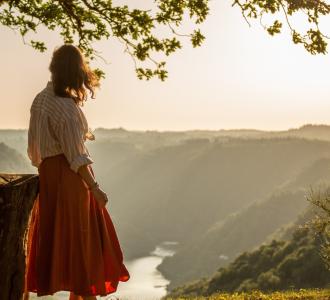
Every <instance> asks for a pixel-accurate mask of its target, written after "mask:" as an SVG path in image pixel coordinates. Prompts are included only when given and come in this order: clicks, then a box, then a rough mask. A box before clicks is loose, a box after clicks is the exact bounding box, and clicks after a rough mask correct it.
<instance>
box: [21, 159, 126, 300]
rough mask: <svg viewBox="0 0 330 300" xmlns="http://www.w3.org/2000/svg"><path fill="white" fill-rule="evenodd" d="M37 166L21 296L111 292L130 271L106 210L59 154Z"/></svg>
mask: <svg viewBox="0 0 330 300" xmlns="http://www.w3.org/2000/svg"><path fill="white" fill-rule="evenodd" d="M88 167H89V168H90V170H91V173H92V174H93V176H94V172H93V170H92V167H91V165H89V166H88ZM38 170H39V181H40V188H39V194H38V196H37V198H36V200H35V203H34V206H33V209H32V213H31V217H30V221H29V229H28V232H27V243H26V273H25V295H28V292H35V293H37V295H38V296H43V295H52V294H53V293H55V292H57V291H71V292H73V293H74V294H76V295H80V296H97V295H99V296H105V295H108V294H110V293H114V292H115V291H116V290H117V286H118V283H119V281H127V280H128V279H129V278H130V274H129V272H128V270H127V269H126V267H125V265H124V263H123V254H122V250H121V248H120V244H119V241H118V237H117V234H116V231H115V227H114V225H113V223H112V220H111V218H110V215H109V213H108V211H107V209H106V208H105V207H104V208H101V207H100V206H99V205H98V203H97V202H96V200H95V198H94V197H93V194H92V193H91V192H90V191H89V190H88V187H87V185H86V183H85V182H84V181H83V179H82V178H81V176H80V175H79V174H77V173H75V172H74V171H73V170H71V169H70V166H69V163H68V161H67V159H66V158H65V156H64V154H59V155H56V156H52V157H47V158H45V159H44V160H43V161H42V162H41V164H40V166H39V169H38Z"/></svg>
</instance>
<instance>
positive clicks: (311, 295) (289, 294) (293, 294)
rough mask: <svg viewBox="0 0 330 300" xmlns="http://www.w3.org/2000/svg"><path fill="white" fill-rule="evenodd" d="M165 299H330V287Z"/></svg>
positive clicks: (168, 299) (170, 299)
mask: <svg viewBox="0 0 330 300" xmlns="http://www.w3.org/2000/svg"><path fill="white" fill-rule="evenodd" d="M165 299H166V300H330V289H300V290H298V291H285V292H273V293H263V292H260V291H252V292H246V293H233V294H229V293H219V294H213V295H211V296H206V297H194V296H193V297H178V298H165Z"/></svg>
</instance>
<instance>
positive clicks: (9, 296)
mask: <svg viewBox="0 0 330 300" xmlns="http://www.w3.org/2000/svg"><path fill="white" fill-rule="evenodd" d="M38 191H39V176H38V175H36V174H0V295H1V297H0V298H1V300H2V299H4V300H20V299H22V294H23V290H24V275H25V258H26V257H25V244H24V242H25V235H26V232H27V225H28V221H29V216H30V212H31V209H32V207H33V203H34V200H35V199H36V197H37V194H38Z"/></svg>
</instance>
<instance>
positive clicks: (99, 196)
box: [78, 165, 108, 207]
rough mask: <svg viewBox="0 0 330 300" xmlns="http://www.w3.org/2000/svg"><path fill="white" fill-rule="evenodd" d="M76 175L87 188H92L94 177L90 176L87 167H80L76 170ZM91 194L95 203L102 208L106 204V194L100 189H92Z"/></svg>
mask: <svg viewBox="0 0 330 300" xmlns="http://www.w3.org/2000/svg"><path fill="white" fill-rule="evenodd" d="M78 174H79V175H80V176H81V177H82V179H83V180H84V181H85V182H86V184H87V185H88V187H93V186H94V185H95V183H96V181H95V179H94V176H93V175H92V173H91V171H90V169H89V168H88V165H82V166H80V167H79V169H78ZM91 192H92V193H93V195H94V198H95V199H96V200H97V202H98V203H99V204H100V205H101V207H104V206H105V205H106V204H107V202H108V197H107V194H106V193H105V192H104V191H102V190H101V189H100V187H94V188H92V189H91Z"/></svg>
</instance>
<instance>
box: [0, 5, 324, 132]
mask: <svg viewBox="0 0 330 300" xmlns="http://www.w3.org/2000/svg"><path fill="white" fill-rule="evenodd" d="M231 2H232V1H231V0H226V1H224V0H221V1H220V0H211V2H210V4H211V11H210V15H209V17H208V19H207V21H206V22H205V24H203V26H202V32H203V33H204V34H205V35H206V41H205V43H204V44H203V46H202V47H200V48H196V49H193V48H192V46H190V44H189V42H188V41H187V42H186V43H184V47H183V49H181V50H179V51H178V52H177V53H175V54H174V55H172V56H170V57H168V58H167V64H168V67H167V68H168V70H169V78H168V79H167V80H166V81H165V82H161V81H159V80H158V79H153V80H151V81H140V80H139V79H137V77H136V75H135V71H134V68H133V62H132V59H131V58H130V57H129V56H128V55H127V54H125V53H123V50H124V49H123V47H122V45H121V44H120V43H119V42H117V41H116V40H113V41H105V42H102V43H99V44H98V45H97V48H98V50H101V51H102V52H103V56H104V57H105V58H106V59H107V60H108V61H109V62H110V64H108V65H107V64H104V63H103V62H102V61H100V62H99V63H98V66H99V67H101V68H103V70H104V71H105V72H106V75H107V78H106V79H105V80H104V81H103V82H102V88H101V90H100V91H99V92H98V93H97V98H96V100H91V101H88V103H86V104H85V106H84V107H83V110H84V111H85V113H86V116H87V119H88V121H89V124H90V126H91V127H92V128H93V129H95V128H96V127H106V128H114V127H124V128H126V129H131V130H146V129H148V130H161V131H163V130H185V129H222V128H225V129H227V128H258V129H267V130H269V129H286V128H292V127H298V126H301V125H303V124H305V123H323V124H330V99H329V97H330V84H329V81H330V78H329V70H330V56H329V55H318V56H312V55H310V54H309V53H307V52H306V51H305V50H304V49H303V47H302V46H301V45H299V46H297V45H294V44H293V43H292V42H291V41H290V37H289V35H288V34H281V35H279V36H276V37H270V36H269V35H268V34H267V33H266V32H265V31H264V30H263V29H262V28H261V26H260V25H259V24H258V23H255V24H254V25H253V26H252V27H249V26H248V25H247V23H246V22H245V21H244V19H243V18H242V16H241V13H240V11H239V9H238V8H232V7H231ZM146 3H147V1H145V2H144V5H145V6H146ZM150 3H152V1H150ZM328 25H329V24H328ZM188 29H189V28H188V27H185V28H183V29H182V30H181V31H182V32H188V31H189V30H188ZM39 37H40V39H44V40H45V41H48V45H49V51H47V52H46V53H44V54H40V53H38V52H36V51H35V50H33V49H32V48H30V47H29V46H26V45H23V43H22V40H21V38H20V36H19V34H15V33H14V32H13V31H11V30H9V29H7V28H4V27H0V40H1V44H0V51H1V52H0V53H1V66H2V68H1V72H0V82H1V88H2V95H1V110H0V128H27V127H28V121H29V108H30V105H31V102H32V100H33V98H34V96H35V94H36V93H37V92H39V91H40V90H41V89H43V88H44V86H45V85H46V83H47V81H48V80H49V71H48V64H49V61H50V58H51V53H52V51H53V49H54V47H55V46H57V45H60V44H61V40H60V39H59V38H58V37H57V36H56V34H52V33H49V32H47V31H45V32H40V33H39ZM94 66H96V65H94Z"/></svg>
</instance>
